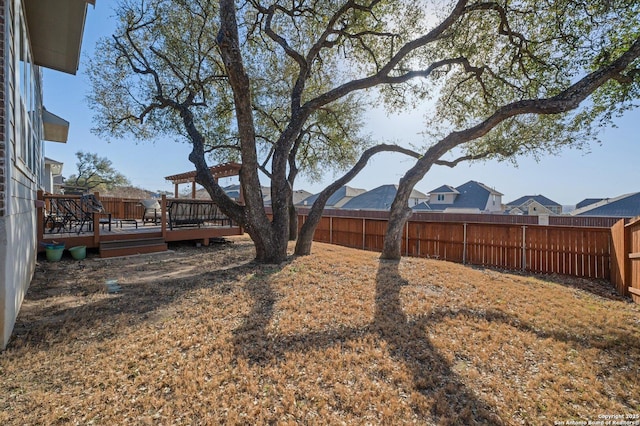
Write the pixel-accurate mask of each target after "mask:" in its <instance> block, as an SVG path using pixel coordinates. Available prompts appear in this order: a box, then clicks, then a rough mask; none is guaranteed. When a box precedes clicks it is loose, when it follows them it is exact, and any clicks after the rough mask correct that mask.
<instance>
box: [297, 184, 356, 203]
mask: <svg viewBox="0 0 640 426" xmlns="http://www.w3.org/2000/svg"><path fill="white" fill-rule="evenodd" d="M365 192H367V190H366V189H361V188H352V187H350V186H346V185H345V186H343V187H341V188H340V189H338V190H337V191H336V192H334V193H333V195H331V197H329V199H328V200H327V203H326V204H325V207H336V208H339V207H342V206H344V205H345V204H346V203H348V202H349V201H350V200H351V199H352V198H353V197H356V196H358V195H360V194H364V193H365ZM319 195H320V193H318V194H314V195H312V196H310V197H307V198H305V199H304V200H302V201H301V203H300V204H302V205H304V206H311V205H313V203H315V202H316V200H317V199H318V196H319Z"/></svg>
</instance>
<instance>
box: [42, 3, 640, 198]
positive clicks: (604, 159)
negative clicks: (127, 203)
mask: <svg viewBox="0 0 640 426" xmlns="http://www.w3.org/2000/svg"><path fill="white" fill-rule="evenodd" d="M111 5H112V3H111V2H106V1H99V2H96V7H95V8H93V7H91V6H90V7H89V11H88V16H87V22H86V26H85V35H84V41H83V46H82V59H81V62H80V69H79V70H78V73H77V75H75V76H72V75H67V74H64V73H60V72H56V71H51V70H45V71H44V77H43V79H44V87H43V91H44V104H45V106H46V108H47V109H48V110H49V111H51V112H53V113H54V114H57V115H59V116H60V117H63V118H65V119H66V120H68V121H70V123H71V124H70V129H69V140H68V142H67V143H66V144H59V143H54V142H46V143H45V155H46V156H47V157H49V158H52V159H54V160H57V161H61V162H63V163H64V170H63V175H64V176H68V175H70V174H72V173H74V172H75V170H76V167H75V163H76V157H75V153H76V152H77V151H79V150H83V151H85V152H94V153H97V154H98V155H100V156H102V157H107V158H109V159H110V160H111V161H112V162H113V166H114V167H115V168H116V169H117V170H118V171H120V172H121V173H123V174H124V175H125V176H127V177H128V178H129V180H131V182H132V184H133V185H135V186H138V187H142V188H145V189H149V190H159V189H163V190H169V191H173V186H172V185H171V184H170V183H169V182H167V181H165V180H164V176H168V175H172V174H176V173H181V172H185V171H189V170H193V165H192V164H191V163H190V162H189V160H188V158H187V157H188V155H189V152H190V147H189V145H187V144H183V143H177V142H175V141H173V140H164V141H146V142H143V143H137V144H136V143H135V142H133V141H128V140H117V141H112V142H111V143H108V142H106V141H104V140H101V139H100V138H99V137H98V136H96V135H94V134H92V133H91V127H92V117H93V111H92V110H91V109H89V107H88V105H87V100H86V96H87V94H88V91H89V90H90V86H89V82H88V78H87V76H86V75H85V72H86V64H87V59H88V58H89V57H91V55H93V49H94V46H95V44H96V41H97V40H98V39H99V38H100V37H104V36H109V35H110V34H111V33H112V31H113V22H112V19H111V17H112V14H113V13H112V10H111V9H110V8H111ZM368 116H369V117H368V124H367V132H370V133H372V134H374V135H376V137H377V138H378V139H381V140H386V141H395V142H399V143H403V144H409V143H419V142H420V141H421V140H422V139H421V136H420V135H419V133H420V132H421V130H422V125H423V121H424V120H423V117H422V116H421V114H420V112H419V111H407V112H406V113H404V114H402V115H396V116H391V117H388V116H387V115H386V114H385V113H384V112H383V111H381V110H373V111H371V112H370V113H369V115H368ZM639 122H640V111H639V110H635V111H631V112H628V113H627V114H626V115H625V116H624V117H622V118H621V119H619V120H618V121H617V125H618V127H617V128H612V129H606V130H605V131H603V132H602V134H601V137H600V139H601V141H602V144H601V145H597V144H594V145H592V146H591V149H590V152H585V151H577V150H566V151H563V152H562V153H561V154H560V155H557V156H545V157H543V158H542V159H541V160H540V161H539V162H535V161H534V160H532V159H529V158H522V159H519V160H518V167H517V168H516V167H514V166H513V165H511V164H509V163H498V162H495V161H489V162H481V163H474V164H460V165H458V166H457V167H455V168H453V169H451V168H448V167H442V166H436V167H434V168H433V169H432V170H431V171H430V172H429V173H428V174H427V175H426V176H425V178H424V179H423V180H422V181H421V182H420V183H418V185H417V186H416V189H417V190H419V191H422V192H428V191H430V190H432V189H434V188H437V187H439V186H441V185H444V184H447V185H452V186H459V185H461V184H463V183H465V182H467V181H469V180H476V181H479V182H482V183H484V184H486V185H488V186H490V187H493V188H495V189H497V190H498V191H500V192H502V193H503V194H504V197H503V201H504V202H508V201H511V200H514V199H516V198H519V197H520V196H523V195H533V194H543V195H545V196H547V197H548V198H550V199H552V200H554V201H556V202H558V203H560V204H565V205H571V204H576V203H577V202H579V201H580V200H582V199H584V198H596V197H598V198H599V197H614V196H617V195H621V194H625V193H630V192H638V191H640V167H639V166H638V164H639V160H640V123H639ZM412 164H413V163H412V161H411V160H409V159H406V158H404V157H403V156H401V155H398V154H386V155H385V154H382V155H379V156H378V157H376V158H374V159H372V160H371V161H370V163H369V165H368V166H367V168H366V169H365V170H364V171H363V172H361V173H360V175H359V176H358V177H356V178H355V179H354V180H353V181H352V182H351V183H350V185H351V186H354V187H358V188H364V189H373V188H375V187H378V186H380V185H384V184H389V183H397V182H398V180H399V179H400V177H401V176H402V175H403V173H404V171H406V170H407V169H408V168H409V167H410V166H411V165H412ZM332 177H333V176H332V175H331V174H329V175H328V176H327V179H326V181H323V182H320V183H310V182H307V181H305V180H304V179H301V178H299V179H298V181H297V184H296V188H295V189H305V190H307V191H309V192H318V191H320V190H321V189H322V188H323V187H324V186H326V185H327V184H329V183H331V178H332ZM231 182H232V181H231V180H228V182H227V181H226V180H222V181H221V184H223V185H225V184H226V183H231ZM263 184H268V183H267V182H266V181H264V182H263Z"/></svg>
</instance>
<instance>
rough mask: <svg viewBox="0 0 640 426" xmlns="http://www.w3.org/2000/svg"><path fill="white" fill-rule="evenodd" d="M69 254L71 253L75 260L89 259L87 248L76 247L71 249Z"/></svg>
mask: <svg viewBox="0 0 640 426" xmlns="http://www.w3.org/2000/svg"><path fill="white" fill-rule="evenodd" d="M69 253H71V257H73V258H74V259H75V260H81V259H84V258H85V257H87V246H76V247H71V248H70V249H69Z"/></svg>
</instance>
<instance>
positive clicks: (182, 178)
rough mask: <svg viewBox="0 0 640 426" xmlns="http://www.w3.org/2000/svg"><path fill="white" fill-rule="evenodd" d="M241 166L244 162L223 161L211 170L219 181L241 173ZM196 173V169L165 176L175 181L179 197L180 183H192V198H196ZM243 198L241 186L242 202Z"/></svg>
mask: <svg viewBox="0 0 640 426" xmlns="http://www.w3.org/2000/svg"><path fill="white" fill-rule="evenodd" d="M240 167H242V164H239V163H223V164H218V165H216V166H211V167H209V171H210V172H211V175H212V176H213V179H214V180H215V181H216V183H218V179H220V178H224V177H229V176H238V175H239V174H240ZM196 175H197V172H196V171H195V170H194V171H191V172H185V173H178V174H177V175H171V176H165V179H166V180H168V181H170V182H171V183H173V185H174V188H175V190H174V195H175V197H176V198H178V185H180V184H183V183H191V198H196ZM242 199H243V194H242V186H240V202H242Z"/></svg>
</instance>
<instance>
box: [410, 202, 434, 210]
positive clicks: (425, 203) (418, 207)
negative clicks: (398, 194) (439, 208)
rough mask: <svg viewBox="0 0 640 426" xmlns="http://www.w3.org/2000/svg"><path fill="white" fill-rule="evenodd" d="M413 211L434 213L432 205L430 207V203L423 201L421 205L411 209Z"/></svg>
mask: <svg viewBox="0 0 640 426" xmlns="http://www.w3.org/2000/svg"><path fill="white" fill-rule="evenodd" d="M411 209H413V210H417V211H427V212H430V211H433V209H432V208H431V205H429V203H428V202H426V201H423V202H421V203H420V204H416V205H415V206H413V207H411Z"/></svg>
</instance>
